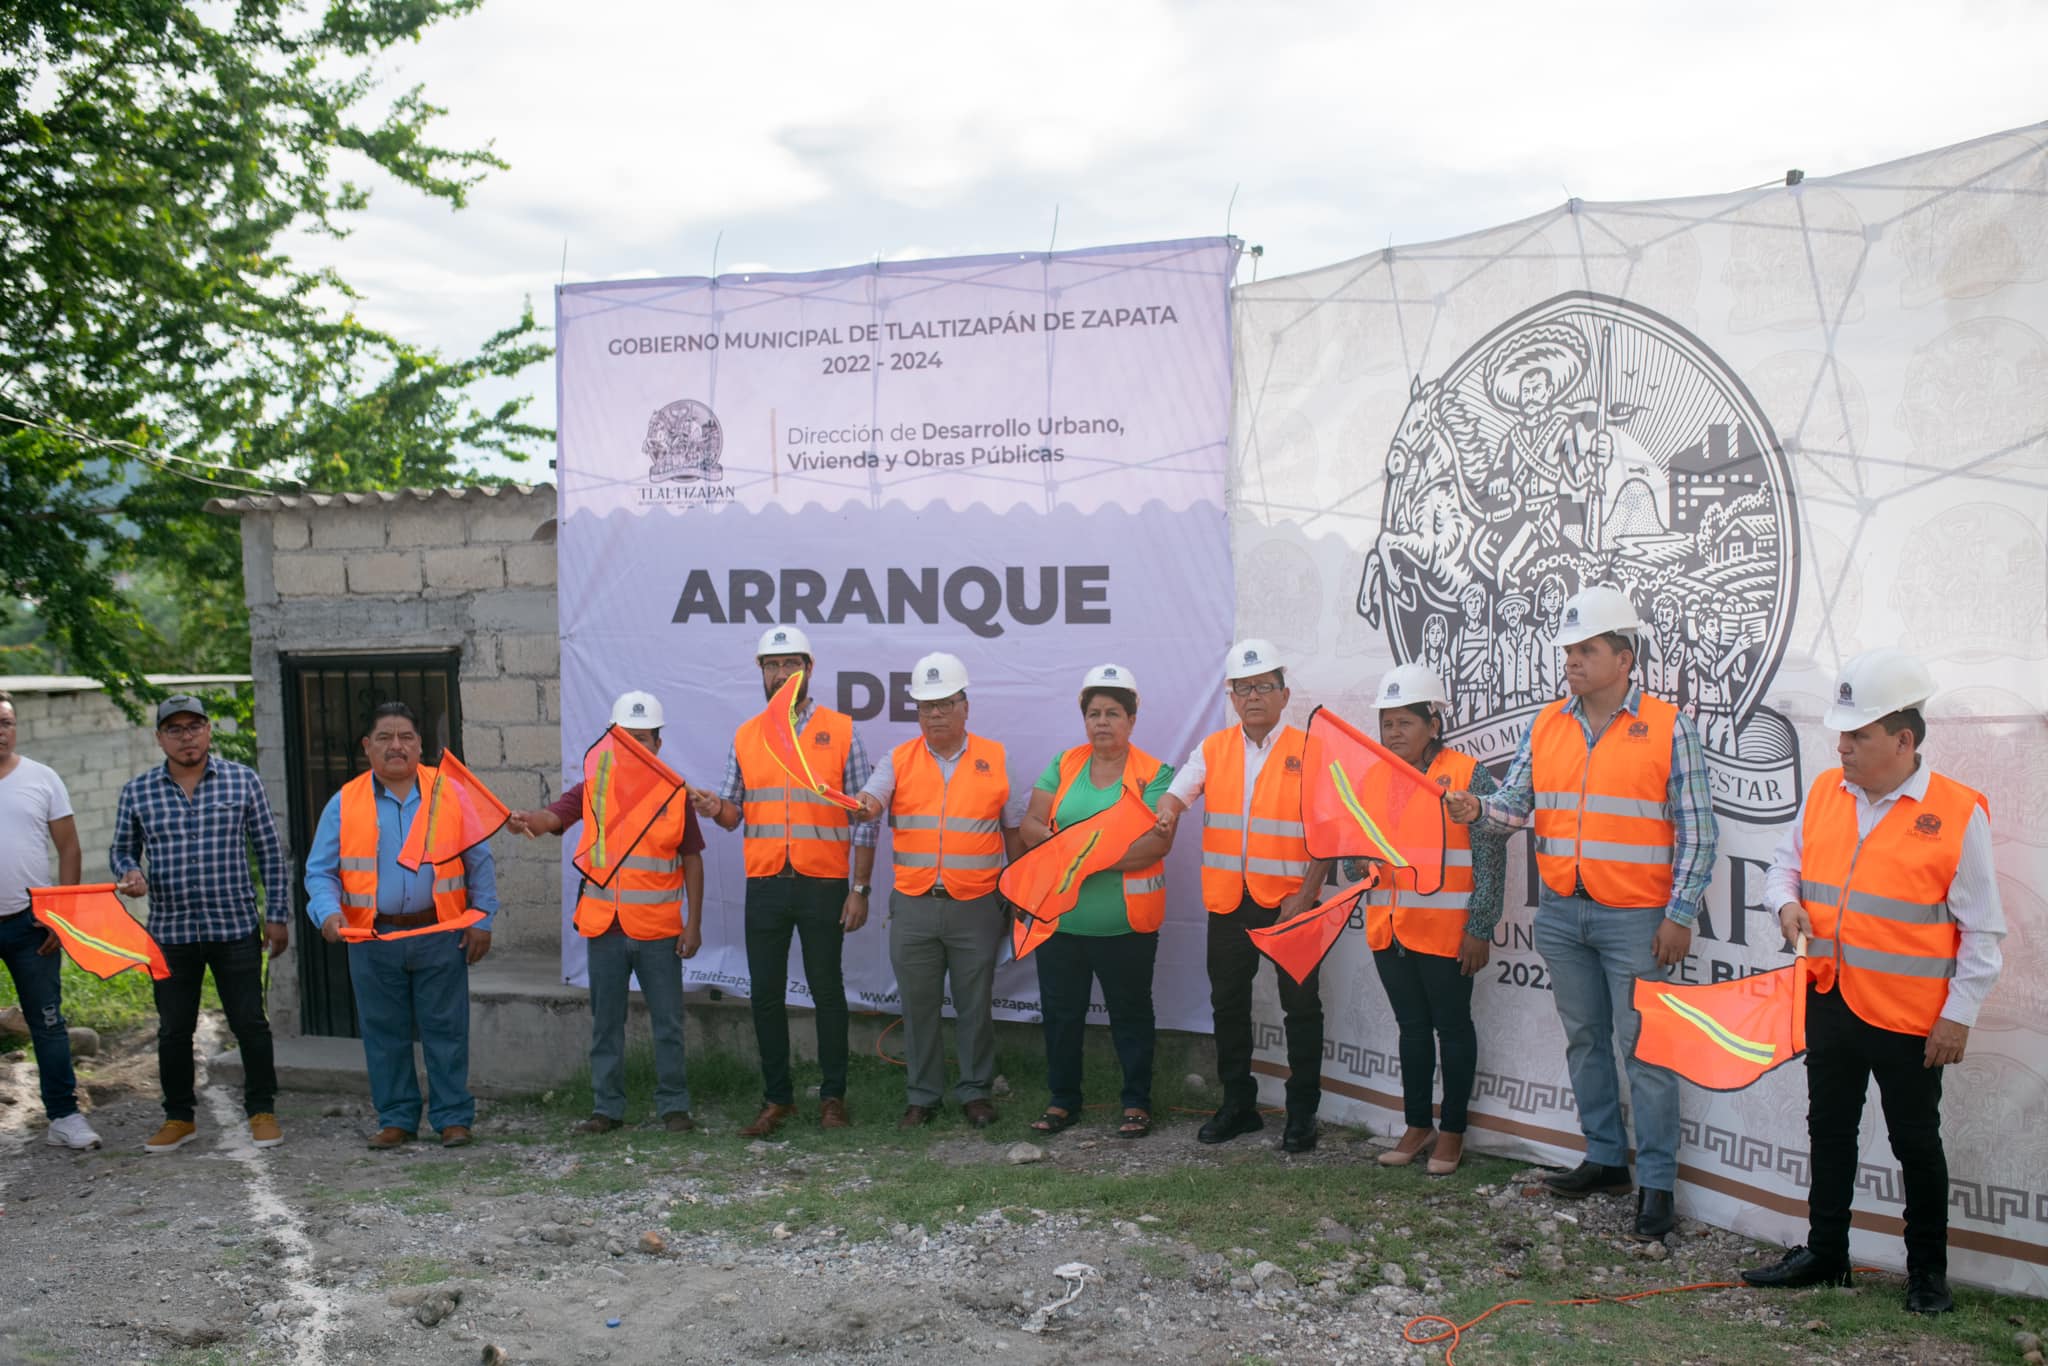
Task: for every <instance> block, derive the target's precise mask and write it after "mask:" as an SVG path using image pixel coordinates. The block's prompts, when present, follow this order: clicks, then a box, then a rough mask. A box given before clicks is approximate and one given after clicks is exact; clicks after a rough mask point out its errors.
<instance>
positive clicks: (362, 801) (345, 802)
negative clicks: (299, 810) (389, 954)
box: [336, 764, 484, 942]
mask: <svg viewBox="0 0 2048 1366" xmlns="http://www.w3.org/2000/svg"><path fill="white" fill-rule="evenodd" d="M374 781H375V776H374V775H373V774H369V773H359V774H357V775H356V776H355V777H353V778H351V779H349V780H348V782H346V783H344V784H343V785H342V789H341V857H340V860H339V862H338V863H337V865H336V867H337V870H338V872H339V874H340V877H341V914H342V930H341V934H342V938H344V939H347V940H350V941H351V942H360V941H362V940H365V939H373V938H375V937H376V933H377V924H376V922H377V792H376V789H375V788H374V787H372V786H371V784H372V783H373V782H374ZM413 784H414V786H413V790H414V791H415V792H431V791H432V790H433V787H434V770H433V769H432V768H431V767H429V766H428V765H426V764H421V765H420V766H419V771H418V773H417V774H416V775H415V776H414V778H413ZM413 819H415V820H418V819H419V813H418V812H417V811H415V812H414V813H413ZM434 911H435V913H436V917H437V923H436V924H435V925H434V928H435V929H436V930H465V929H468V928H469V927H470V926H471V925H474V924H476V923H478V922H479V921H481V920H482V919H483V918H484V913H483V912H482V911H479V910H473V909H471V907H470V904H469V875H468V874H467V873H466V872H465V871H464V870H463V866H462V860H461V859H459V858H458V859H453V860H451V861H449V862H447V863H437V864H435V865H434Z"/></svg>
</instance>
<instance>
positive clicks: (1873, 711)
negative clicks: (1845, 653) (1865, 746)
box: [1821, 645, 1934, 730]
mask: <svg viewBox="0 0 2048 1366" xmlns="http://www.w3.org/2000/svg"><path fill="white" fill-rule="evenodd" d="M1932 696H1934V675H1933V674H1931V673H1929V672H1927V666H1926V665H1925V664H1922V663H1921V662H1920V661H1919V660H1918V659H1917V658H1915V657H1914V656H1912V655H1909V654H1907V653H1906V652H1905V651H1904V650H1901V649H1898V648H1896V647H1894V646H1890V645H1886V646H1882V647H1880V648H1879V649H1875V650H1866V651H1864V652H1863V653H1862V654H1860V655H1857V656H1856V657H1855V658H1854V659H1852V660H1850V661H1849V662H1848V663H1846V664H1844V665H1843V666H1842V672H1841V673H1840V675H1838V676H1837V677H1836V679H1835V696H1834V705H1833V706H1831V707H1829V708H1828V710H1827V715H1825V716H1823V717H1821V724H1822V725H1824V726H1826V727H1827V728H1828V729H1829V730H1861V729H1863V728H1864V727H1865V726H1867V725H1869V724H1870V723H1871V722H1872V721H1876V720H1878V719H1880V718H1882V717H1886V716H1890V715H1891V714H1892V713H1893V712H1895V711H1905V710H1906V709H1907V708H1909V707H1924V706H1926V705H1927V699H1928V698H1930V697H1932Z"/></svg>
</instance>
